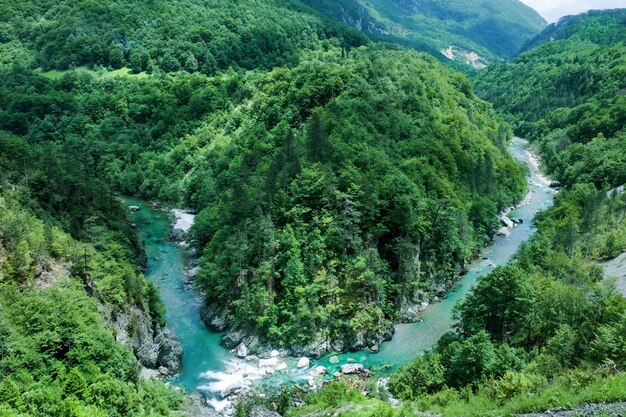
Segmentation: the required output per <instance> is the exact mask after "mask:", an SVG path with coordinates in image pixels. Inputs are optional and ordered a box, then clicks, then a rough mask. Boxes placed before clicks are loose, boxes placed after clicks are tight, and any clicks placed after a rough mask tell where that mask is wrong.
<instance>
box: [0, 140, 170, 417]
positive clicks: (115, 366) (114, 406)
mask: <svg viewBox="0 0 626 417" xmlns="http://www.w3.org/2000/svg"><path fill="white" fill-rule="evenodd" d="M66 151H67V149H66ZM70 160H71V161H73V162H74V161H76V159H74V158H72V157H71V155H70V154H68V155H65V156H64V157H61V156H59V152H58V149H57V148H56V147H55V146H54V145H51V144H46V145H41V146H36V145H32V144H28V143H27V142H26V141H25V140H24V139H23V138H19V137H16V136H14V135H11V134H7V133H6V132H0V172H1V173H2V177H1V178H0V414H1V415H3V416H41V415H47V416H69V415H71V416H120V417H121V416H148V415H150V416H156V415H169V414H170V412H172V411H173V410H176V409H178V408H180V404H181V396H180V393H178V392H176V391H175V390H173V389H171V388H169V387H167V386H166V385H165V384H164V383H162V382H160V381H155V380H153V381H146V380H143V379H142V378H140V369H141V368H140V365H144V366H152V367H156V366H157V365H158V366H161V365H164V366H169V367H170V369H172V371H175V370H176V368H175V366H179V363H178V361H177V360H174V362H173V363H165V362H163V363H158V364H157V363H154V364H150V363H147V362H145V361H144V360H143V358H142V357H141V355H137V356H135V355H134V353H135V354H136V353H137V351H138V350H139V349H141V346H139V345H136V344H134V343H132V342H130V341H128V342H126V344H124V343H121V342H122V340H123V339H128V340H130V339H136V338H137V337H136V334H137V332H139V331H143V330H145V337H144V338H143V340H142V342H143V343H146V344H147V343H153V334H154V335H156V334H157V333H158V332H161V328H162V326H163V325H164V311H163V307H162V305H161V302H160V300H159V296H158V290H156V288H155V287H154V286H152V285H148V284H147V283H146V282H145V280H144V278H143V276H142V274H141V273H140V271H139V268H138V266H137V261H136V259H137V257H138V255H139V254H140V252H141V251H140V247H139V245H138V243H137V237H136V235H135V234H134V233H133V232H132V230H131V229H130V227H129V226H128V223H127V219H126V216H125V214H124V212H123V211H122V208H121V206H120V204H119V202H118V201H117V200H116V199H114V198H113V197H112V196H111V194H110V192H107V190H106V187H103V186H102V184H99V183H98V180H95V179H93V178H88V177H86V176H85V175H80V174H79V175H77V176H76V177H73V175H76V172H71V171H72V168H78V169H80V164H78V165H77V166H75V167H74V166H72V164H73V162H72V163H70V162H69V161H70ZM83 174H84V173H83ZM77 213H80V214H77ZM81 216H84V217H81ZM69 232H71V234H70V233H69ZM72 235H74V236H72ZM77 238H81V239H83V241H79V240H77ZM122 317H126V319H128V320H129V322H130V323H133V324H129V325H128V327H124V325H123V323H124V320H123V319H122ZM144 325H145V329H144V328H142V326H144ZM114 328H115V330H114ZM121 334H124V335H127V336H125V337H123V338H122V337H120V335H121ZM161 334H162V335H163V333H161ZM133 350H135V351H134V352H133ZM157 350H159V349H158V347H157ZM138 358H139V361H138Z"/></svg>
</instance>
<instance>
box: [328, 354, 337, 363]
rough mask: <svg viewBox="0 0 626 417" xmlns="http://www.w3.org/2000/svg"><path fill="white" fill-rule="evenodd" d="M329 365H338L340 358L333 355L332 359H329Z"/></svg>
mask: <svg viewBox="0 0 626 417" xmlns="http://www.w3.org/2000/svg"><path fill="white" fill-rule="evenodd" d="M328 363H330V364H331V365H337V364H338V363H339V358H338V357H337V356H335V355H333V356H331V357H330V359H328Z"/></svg>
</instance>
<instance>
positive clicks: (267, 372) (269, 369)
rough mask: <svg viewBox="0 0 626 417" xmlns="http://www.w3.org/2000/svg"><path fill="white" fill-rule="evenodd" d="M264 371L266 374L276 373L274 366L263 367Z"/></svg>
mask: <svg viewBox="0 0 626 417" xmlns="http://www.w3.org/2000/svg"><path fill="white" fill-rule="evenodd" d="M264 371H265V374H266V375H274V374H275V373H276V371H275V370H274V368H270V367H267V368H265V369H264Z"/></svg>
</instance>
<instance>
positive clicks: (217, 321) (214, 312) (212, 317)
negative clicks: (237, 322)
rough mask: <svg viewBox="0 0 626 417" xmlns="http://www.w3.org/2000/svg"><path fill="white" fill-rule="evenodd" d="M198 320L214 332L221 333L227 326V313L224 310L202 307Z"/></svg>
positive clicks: (214, 307)
mask: <svg viewBox="0 0 626 417" xmlns="http://www.w3.org/2000/svg"><path fill="white" fill-rule="evenodd" d="M200 318H201V319H202V321H203V322H204V324H205V326H206V327H208V328H209V330H212V331H214V332H218V333H221V332H223V331H224V330H226V327H227V326H228V311H227V310H226V309H225V308H220V307H217V306H206V305H204V306H202V308H201V309H200ZM231 349H232V348H231Z"/></svg>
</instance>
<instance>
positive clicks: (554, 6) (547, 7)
mask: <svg viewBox="0 0 626 417" xmlns="http://www.w3.org/2000/svg"><path fill="white" fill-rule="evenodd" d="M521 1H522V2H524V3H526V4H527V5H529V6H530V7H532V8H533V9H535V10H537V11H538V12H539V14H540V15H542V16H543V17H544V18H545V19H546V20H547V21H548V22H554V21H557V20H559V18H560V17H562V16H566V15H568V14H578V13H582V12H584V11H586V10H589V9H615V8H618V7H624V8H626V0H521Z"/></svg>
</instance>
